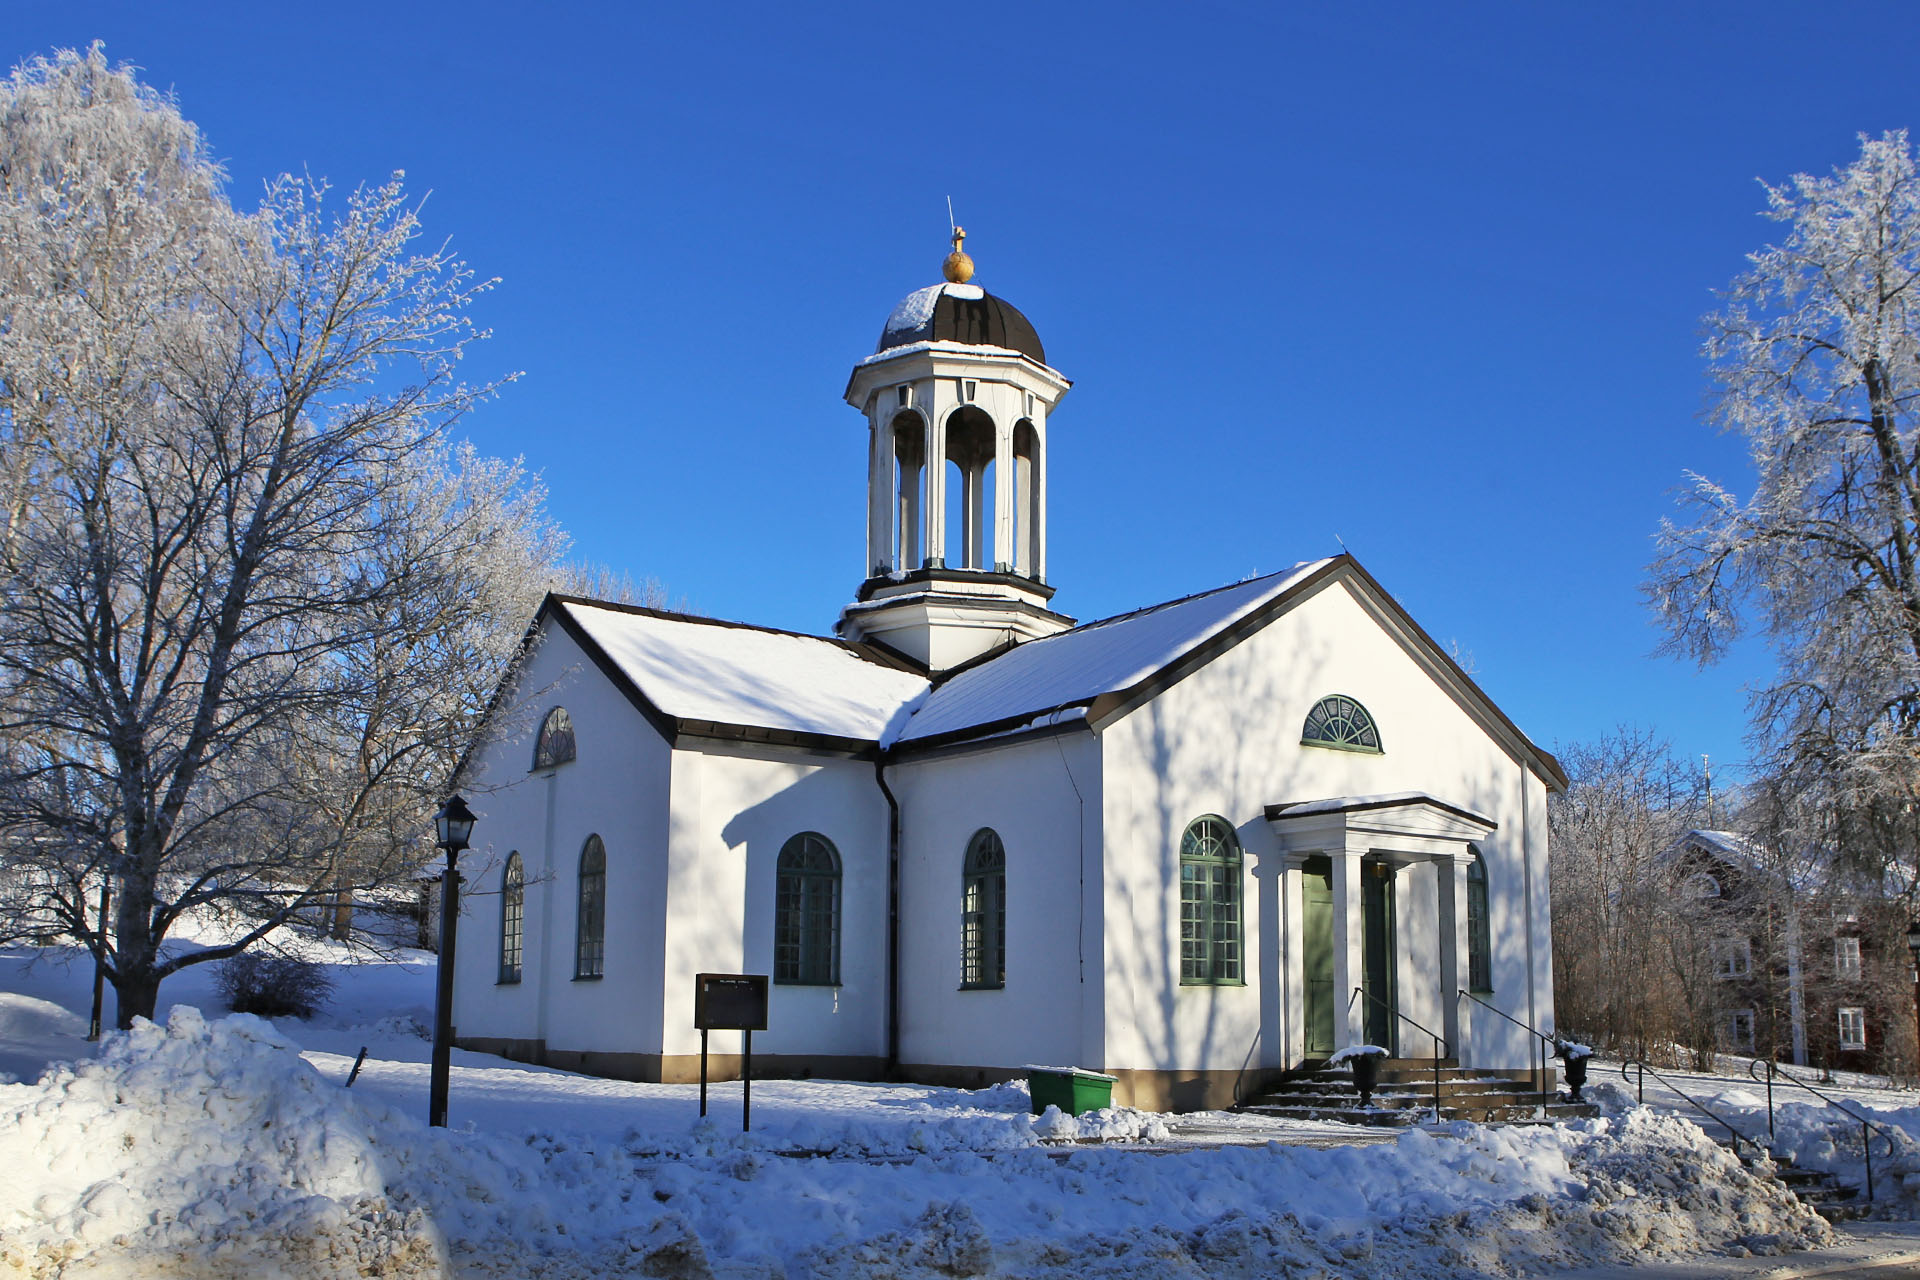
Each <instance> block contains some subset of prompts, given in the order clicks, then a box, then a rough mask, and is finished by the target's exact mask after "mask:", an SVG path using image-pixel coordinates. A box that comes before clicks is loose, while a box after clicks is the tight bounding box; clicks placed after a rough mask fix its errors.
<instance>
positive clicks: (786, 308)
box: [0, 0, 1920, 776]
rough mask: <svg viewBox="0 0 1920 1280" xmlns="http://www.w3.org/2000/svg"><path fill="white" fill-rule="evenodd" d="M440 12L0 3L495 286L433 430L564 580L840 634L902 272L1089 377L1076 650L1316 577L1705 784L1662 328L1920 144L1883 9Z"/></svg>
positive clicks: (1686, 464)
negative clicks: (493, 461) (1346, 564)
mask: <svg viewBox="0 0 1920 1280" xmlns="http://www.w3.org/2000/svg"><path fill="white" fill-rule="evenodd" d="M1834 13H1835V16H1825V15H1822V14H1817V13H1815V12H1813V11H1812V6H1808V5H1805V4H1762V3H1744V4H1721V3H1714V4H1694V5H1685V6H1680V5H1672V4H1614V5H1605V6H1602V5H1573V4H1562V5H1537V4H1525V5H1523V4H1511V5H1480V4H1468V5H1447V6H1442V5H1411V4H1409V5H1379V4H1353V5H1342V6H1313V7H1306V6H1289V5H1273V4H1261V5H1226V4H1206V3H1200V4H1186V5H1167V6H1161V7H1130V6H1125V5H1105V6H1099V7H1094V6H1055V5H1047V4H1024V5H1012V6H1004V7H1003V6H994V5H969V6H951V5H889V6H872V7H866V6H841V5H824V6H799V5H765V6H763V5H729V6H719V5H708V6H698V5H694V6H685V5H682V6H666V5H660V6H650V5H601V6H591V5H558V4H556V5H529V4H524V3H521V4H513V5H507V4H489V3H462V4H459V5H452V4H447V5H432V4H406V3H388V4H384V5H370V4H362V3H358V2H347V3H333V4H329V5H326V6H323V7H316V6H306V5H302V6H290V5H262V4H258V3H248V4H214V3H200V4H190V5H189V4H153V3H139V4H90V3H78V2H75V0H63V2H61V3H42V2H41V0H24V2H23V0H11V2H10V3H9V4H8V6H7V10H6V21H5V23H4V24H3V25H0V51H4V53H5V54H6V55H7V57H8V60H9V61H18V60H19V59H21V58H23V57H26V56H28V55H30V54H33V53H38V52H46V51H49V50H51V49H53V48H56V47H61V46H78V45H84V44H85V43H87V42H88V41H90V40H93V39H95V38H99V39H103V40H104V41H105V42H106V45H107V52H108V54H109V56H110V57H112V58H114V59H115V60H125V61H130V62H132V63H134V64H136V65H137V66H139V67H141V68H143V69H144V70H143V75H144V78H145V79H146V80H147V81H148V82H150V83H153V84H156V85H158V86H161V87H163V88H171V89H172V90H173V91H174V92H175V93H176V94H177V95H178V97H179V100H180V102H181V105H182V107H183V109H184V110H185V112H186V114H187V115H188V116H189V117H190V118H192V119H193V120H195V121H196V122H198V123H199V124H200V125H201V127H202V128H203V129H204V130H205V131H206V133H207V135H208V136H209V138H210V139H211V140H212V143H213V145H214V149H215V151H216V153H217V154H219V155H221V156H223V157H225V158H226V162H227V164H228V167H229V170H230V172H231V175H232V188H233V191H234V194H235V196H236V199H237V200H239V201H240V202H242V203H247V202H250V201H251V199H252V198H253V195H254V193H255V192H256V191H257V189H258V184H259V182H260V181H261V180H262V179H263V178H264V177H266V176H267V175H269V174H272V173H275V172H278V171H281V170H285V169H294V170H298V169H300V168H302V167H304V168H306V169H308V170H310V171H311V172H313V173H315V174H319V175H324V176H326V177H328V178H330V179H331V180H332V181H333V182H334V183H335V184H336V185H340V186H352V185H354V184H356V183H359V182H364V181H372V180H377V179H379V178H381V177H383V176H384V175H385V174H386V173H387V172H388V171H389V170H391V169H394V168H404V169H405V170H406V171H407V173H408V180H409V183H410V185H411V186H412V187H413V189H414V190H416V191H419V192H431V197H430V199H429V201H428V203H427V209H426V217H427V222H428V226H429V229H430V231H431V232H432V233H433V234H434V235H435V236H436V237H437V236H442V235H444V236H447V237H450V238H451V239H452V241H453V243H454V244H455V246H456V247H457V248H458V249H459V250H460V251H461V252H462V253H464V254H465V256H466V257H467V258H468V259H469V261H470V262H471V263H472V264H473V265H474V266H475V267H476V268H478V269H479V270H480V271H481V272H482V273H483V274H486V275H498V276H500V277H501V278H502V284H501V286H500V288H499V289H498V290H497V291H496V292H494V293H492V294H491V295H489V296H488V297H487V298H486V299H485V300H484V302H483V304H482V306H481V309H480V312H479V315H480V319H481V321H482V323H483V324H486V325H489V326H491V327H492V328H493V329H494V331H495V334H496V337H495V338H494V340H493V341H491V342H490V343H488V344H486V346H485V347H483V348H482V349H481V350H480V351H479V353H478V354H477V356H476V357H475V360H474V372H475V374H476V375H483V374H494V373H501V372H507V371H515V370H518V371H524V374H525V376H524V377H523V378H522V379H521V380H520V381H519V382H517V383H516V384H515V385H514V386H512V387H510V388H509V389H508V390H507V391H506V392H505V393H504V394H503V395H502V396H501V397H500V398H499V400H498V401H496V402H494V403H491V404H488V405H487V406H485V407H484V408H483V409H482V410H481V411H479V412H477V413H475V414H474V415H473V416H472V417H471V418H470V419H469V420H468V422H467V423H466V424H465V428H466V431H467V433H468V434H469V435H471V437H472V438H473V439H474V440H475V442H476V443H477V444H479V445H480V446H481V447H482V448H483V449H485V450H487V451H489V452H493V453H500V454H508V455H514V454H518V455H524V457H525V458H526V460H527V462H528V464H529V465H530V466H532V467H534V468H536V469H537V470H539V471H541V472H542V473H543V474H544V477H545V480H546V483H547V484H548V486H549V488H550V489H551V492H552V497H551V503H552V510H553V512H554V514H555V515H556V517H557V518H558V519H559V520H560V521H561V523H562V524H563V525H564V526H565V527H566V528H567V530H568V531H569V532H570V533H571V534H572V535H573V537H574V539H575V545H576V551H577V553H578V554H580V555H581V556H583V557H586V558H590V559H593V560H596V561H602V562H605V563H608V564H611V565H613V566H615V567H618V568H624V569H628V570H630V571H632V572H633V573H634V574H635V575H636V576H645V575H648V574H652V575H656V576H658V577H659V578H661V579H662V580H664V581H665V582H666V584H667V586H668V588H669V589H670V591H671V592H672V593H673V594H674V595H675V596H677V597H684V598H685V599H686V600H688V601H689V602H690V603H691V604H692V605H693V606H694V607H696V608H698V609H700V610H701V611H703V612H707V613H712V614H715V615H719V616H723V617H731V618H740V619H744V620H748V621H754V622H762V623H767V624H770V625H775V626H782V627H790V628H794V629H798V630H810V631H825V630H826V629H828V628H829V627H830V626H831V624H832V622H833V619H834V617H835V616H836V615H837V613H838V610H839V608H840V606H841V605H842V604H843V603H845V601H846V600H847V599H848V598H849V597H850V595H851V592H852V590H853V588H854V586H855V585H856V584H857V582H858V581H859V579H860V577H861V576H862V571H863V568H864V566H863V564H862V560H863V551H862V548H863V545H864V544H863V538H864V534H863V524H862V522H863V520H864V505H863V503H864V484H865V452H864V449H865V444H864V424H863V420H862V419H861V417H860V416H859V415H858V414H857V413H855V411H854V410H852V409H850V408H848V407H846V406H845V405H844V404H842V403H841V402H840V399H839V397H840V393H841V391H842V389H843V387H844V386H845V381H846V377H847V373H848V371H849V369H850V368H851V366H852V364H853V363H854V362H855V361H856V360H858V359H859V358H860V357H861V356H863V355H865V354H867V353H868V352H869V351H871V349H872V346H873V342H874V340H875V338H876V337H877V336H878V334H879V330H880V326H881V323H882V321H883V320H884V319H885V318H886V315H887V312H888V311H889V310H890V309H891V307H892V306H893V304H894V303H895V302H896V301H897V300H898V299H899V298H900V297H901V296H902V295H904V294H906V293H907V292H909V291H910V290H912V289H914V288H916V287H919V286H921V285H923V284H928V283H932V282H934V281H935V280H937V279H938V277H939V263H940V259H941V257H942V256H943V255H944V253H945V252H946V243H945V238H946V229H947V228H946V200H947V197H948V196H951V197H952V198H953V201H954V205H955V208H956V210H957V212H958V214H959V220H960V222H961V223H962V224H963V225H965V226H966V227H967V229H968V232H969V237H968V241H967V248H968V251H969V252H970V253H972V254H973V256H974V258H975V260H976V262H977V263H978V264H979V276H978V279H977V283H980V284H982V285H985V286H986V287H987V288H988V289H989V290H991V291H992V292H994V293H998V294H1000V295H1002V296H1004V297H1006V298H1007V299H1009V300H1010V301H1012V302H1014V303H1015V304H1016V305H1017V306H1019V307H1020V308H1021V310H1023V311H1024V312H1025V313H1026V314H1027V316H1028V317H1029V318H1030V319H1032V320H1033V322H1034V324H1035V326H1036V327H1037V328H1038V330H1039V332H1040V334H1041V336H1042V338H1043V339H1044V340H1045V342H1046V346H1047V352H1048V356H1049V358H1050V360H1051V362H1052V363H1053V364H1054V365H1055V366H1056V367H1058V368H1059V369H1060V370H1061V371H1062V372H1063V373H1065V374H1066V375H1067V376H1068V377H1070V378H1072V379H1074V381H1075V384H1076V385H1075V387H1074V390H1073V392H1072V394H1071V395H1070V396H1069V397H1068V398H1067V400H1066V402H1065V403H1064V404H1063V405H1062V407H1061V408H1060V410H1059V411H1058V413H1057V414H1056V415H1055V417H1054V418H1053V420H1052V423H1051V426H1050V435H1051V449H1052V457H1051V467H1050V470H1051V476H1050V484H1051V494H1050V499H1051V507H1052V515H1051V529H1050V538H1051V548H1050V571H1051V573H1050V576H1051V577H1052V579H1053V581H1054V582H1055V583H1056V584H1057V585H1058V587H1059V595H1058V596H1057V597H1056V601H1055V603H1056V605H1057V606H1058V607H1059V608H1061V609H1062V610H1063V611H1065V612H1067V613H1069V614H1073V615H1075V616H1077V617H1080V618H1082V619H1092V618H1096V617H1101V616H1105V615H1107V614H1111V613H1115V612H1119V611H1122V610H1125V609H1130V608H1134V607H1137V606H1140V605H1144V604H1148V603H1152V602H1154V601H1157V600H1161V599H1164V598H1167V597H1171V596H1175V595H1181V594H1185V593H1188V592H1191V591H1195V590H1200V589H1203V588H1207V587H1211V586H1217V585H1220V584H1222V583H1226V582H1231V581H1234V580H1236V579H1238V578H1240V577H1243V576H1245V575H1247V574H1250V573H1254V572H1269V571H1273V570H1276V569H1279V568H1282V567H1284V566H1286V565H1288V564H1291V563H1293V562H1294V561H1296V560H1299V559H1304V558H1309V557H1314V556H1319V555H1324V554H1328V553H1331V552H1334V551H1337V550H1339V548H1340V545H1341V543H1342V542H1343V541H1344V543H1345V545H1346V546H1347V547H1348V548H1350V549H1351V550H1352V551H1353V552H1354V553H1355V554H1356V555H1357V556H1359V558H1360V560H1361V561H1362V563H1364V564H1365V565H1366V566H1367V567H1368V568H1369V569H1370V570H1371V571H1372V572H1373V573H1374V574H1375V576H1376V577H1378V578H1379V579H1380V580H1381V582H1382V583H1383V584H1385V586H1386V587H1387V588H1388V590H1390V591H1392V592H1394V593H1395V594H1396V595H1397V596H1398V597H1399V598H1400V599H1401V601H1402V602H1403V603H1404V604H1406V605H1407V607H1408V608H1409V609H1410V610H1411V611H1412V613H1413V614H1414V616H1415V617H1416V618H1418V619H1419V620H1420V621H1421V622H1422V623H1423V625H1425V626H1426V628H1427V629H1428V630H1429V631H1430V632H1432V633H1433V634H1434V635H1435V636H1436V637H1438V638H1440V639H1441V640H1442V641H1443V642H1446V641H1457V642H1458V644H1459V646H1460V647H1461V649H1463V650H1465V651H1467V652H1469V653H1471V655H1472V659H1473V662H1474V664H1475V665H1476V666H1477V668H1478V674H1479V678H1480V680H1481V682H1482V683H1483V684H1484V685H1485V687H1486V688H1487V689H1488V691H1489V692H1490V693H1492V694H1493V696H1494V697H1495V698H1496V699H1497V700H1499V701H1500V702H1501V703H1502V705H1503V706H1504V707H1505V708H1506V709H1507V710H1508V712H1509V713H1510V714H1511V715H1512V716H1513V717H1514V718H1515V720H1517V721H1518V722H1519V723H1520V724H1521V726H1522V727H1523V728H1525V729H1526V730H1527V731H1528V732H1529V733H1530V734H1531V735H1533V736H1534V737H1535V738H1536V739H1537V740H1539V741H1540V742H1541V743H1542V744H1543V745H1547V746H1549V747H1552V746H1553V745H1555V744H1556V743H1568V742H1573V741H1579V740H1584V739H1589V738H1592V737H1594V736H1595V735H1597V734H1600V733H1602V732H1605V731H1606V730H1608V729H1609V728H1611V727H1612V726H1614V725H1616V724H1619V723H1623V722H1630V723H1636V724H1641V725H1649V726H1653V727H1657V728H1658V729H1660V730H1661V731H1663V732H1664V733H1666V734H1667V735H1669V736H1670V737H1671V738H1672V739H1673V741H1674V744H1675V746H1676V747H1677V748H1678V749H1680V750H1682V751H1684V752H1688V753H1691V754H1693V755H1696V756H1697V755H1698V754H1699V753H1701V752H1708V753H1711V754H1712V756H1713V757H1714V760H1715V772H1716V774H1717V775H1720V776H1725V774H1726V772H1728V771H1734V770H1737V768H1738V766H1739V763H1740V762H1741V761H1743V760H1744V759H1745V757H1746V756H1747V754H1748V752H1747V748H1746V746H1745V743H1744V741H1743V737H1744V726H1745V696H1744V694H1743V692H1742V689H1743V686H1744V685H1745V684H1747V683H1749V682H1752V681H1756V680H1762V679H1764V678H1765V677H1766V673H1767V671H1768V669H1769V667H1768V662H1767V659H1766V655H1765V653H1764V650H1763V649H1761V648H1760V647H1759V646H1750V647H1749V649H1748V650H1747V651H1745V652H1743V653H1741V654H1739V655H1737V656H1736V657H1735V659H1734V660H1732V661H1730V662H1729V663H1727V664H1725V665H1723V666H1721V667H1718V668H1715V669H1712V670H1709V671H1707V672H1704V673H1701V672H1696V671H1695V670H1694V669H1693V668H1692V667H1690V666H1688V665H1686V664H1682V663H1679V662H1676V661H1673V660H1670V659H1666V658H1659V657H1655V656H1653V652H1652V651H1653V649H1654V647H1655V645H1656V644H1657V642H1658V639H1659V636H1658V633H1657V632H1656V631H1655V629H1654V628H1653V626H1652V624H1651V622H1650V619H1649V615H1648V614H1647V612H1646V610H1645V609H1644V607H1643V606H1642V604H1641V602H1640V597H1639V593H1638V584H1639V582H1640V580H1641V577H1642V573H1643V569H1644V565H1645V563H1646V561H1647V560H1648V558H1649V556H1650V552H1651V544H1650V541H1649V539H1650V534H1651V532H1652V530H1653V528H1654V525H1655V522H1656V521H1657V520H1658V518H1659V517H1660V515H1661V514H1662V513H1663V512H1665V511H1666V510H1667V509H1668V508H1669V506H1670V496H1669V495H1670V491H1671V489H1672V487H1673V486H1674V485H1675V484H1677V483H1678V482H1679V481H1680V478H1681V475H1682V472H1683V471H1684V470H1685V469H1687V468H1693V469H1696V470H1699V471H1702V472H1705V473H1707V474H1709V475H1712V476H1714V477H1715V478H1717V479H1721V480H1724V481H1729V482H1731V483H1733V484H1734V485H1735V486H1736V488H1740V487H1743V485H1744V481H1745V471H1744V466H1743V463H1742V450H1741V448H1740V447H1739V445H1738V443H1737V442H1736V441H1733V440H1730V439H1726V438H1722V437H1718V436H1716V435H1714V434H1713V433H1712V432H1711V430H1710V429H1709V428H1708V427H1707V426H1706V425H1705V424H1704V423H1703V422H1702V420H1701V410H1702V408H1703V405H1704V402H1705V395H1706V390H1707V388H1706V383H1705V380H1704V378H1703V376H1702V371H1701V363H1700V359H1699V356H1698V352H1697V348H1698V342H1699V318H1700V316H1701V315H1702V314H1703V313H1704V312H1706V311H1707V310H1709V309H1710V308H1711V307H1712V305H1713V301H1714V299H1713V291H1714V290H1715V289H1717V288H1720V287H1723V286H1724V285H1725V284H1726V283H1727V282H1728V281H1729V280H1730V279H1731V278H1732V277H1733V276H1734V275H1735V274H1736V273H1737V272H1738V271H1739V270H1740V268H1741V265H1742V262H1743V255H1744V254H1746V253H1747V252H1748V251H1750V250H1752V249H1755V248H1758V247H1759V246H1760V245H1761V244H1762V243H1764V242H1765V240H1766V239H1767V238H1768V236H1769V234H1770V232H1771V230H1772V227H1771V224H1769V223H1767V222H1765V221H1764V220H1762V219H1761V218H1759V217H1757V216H1756V215H1757V212H1758V210H1759V209H1760V207H1761V203H1762V194H1761V191H1760V188H1759V186H1758V184H1757V182H1756V179H1759V178H1764V179H1767V180H1770V181H1779V180H1781V179H1784V178H1785V177H1787V176H1788V175H1789V174H1792V173H1794V172H1797V171H1807V170H1813V171H1822V172H1824V171H1826V170H1829V169H1831V168H1832V167H1833V166H1835V165H1837V164H1842V163H1845V162H1846V161H1848V160H1849V159H1851V158H1852V156H1853V155H1854V153H1855V151H1856V144H1855V141H1854V136H1855V134H1857V133H1859V132H1863V131H1865V132H1879V131H1881V130H1885V129H1891V128H1905V127H1908V126H1910V125H1912V124H1913V123H1915V121H1914V119H1913V115H1914V103H1915V95H1914V90H1913V87H1912V85H1913V77H1912V74H1911V73H1912V68H1913V67H1914V66H1915V65H1916V56H1915V55H1916V54H1917V53H1920V20H1916V18H1915V15H1914V13H1913V11H1912V9H1911V7H1910V6H1909V5H1895V4H1886V5H1871V4H1856V5H1846V6H1844V7H1843V8H1842V9H1837V10H1835V11H1834Z"/></svg>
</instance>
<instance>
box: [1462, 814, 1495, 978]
mask: <svg viewBox="0 0 1920 1280" xmlns="http://www.w3.org/2000/svg"><path fill="white" fill-rule="evenodd" d="M1467 990H1469V991H1492V990H1493V935H1492V932H1491V931H1490V929H1489V928H1488V925H1487V860H1486V859H1485V858H1483V857H1481V856H1480V851H1479V850H1478V849H1475V850H1474V851H1473V861H1472V862H1469V863H1468V864H1467Z"/></svg>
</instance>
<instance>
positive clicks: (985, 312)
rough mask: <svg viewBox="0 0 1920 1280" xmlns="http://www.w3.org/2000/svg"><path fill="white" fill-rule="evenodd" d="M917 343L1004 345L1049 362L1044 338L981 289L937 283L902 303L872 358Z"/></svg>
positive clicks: (1005, 304) (1005, 303)
mask: <svg viewBox="0 0 1920 1280" xmlns="http://www.w3.org/2000/svg"><path fill="white" fill-rule="evenodd" d="M916 342H960V343H965V344H966V345H967V346H970V347H1005V348H1007V349H1008V350H1010V351H1018V352H1019V353H1020V354H1021V355H1025V356H1032V357H1033V358H1034V359H1035V360H1038V361H1039V362H1040V363H1041V364H1045V363H1046V362H1047V352H1046V348H1044V347H1042V346H1041V345H1040V335H1039V334H1037V333H1035V332H1034V331H1033V325H1032V324H1030V323H1029V322H1028V320H1027V318H1026V317H1025V316H1023V315H1021V314H1020V312H1019V311H1018V310H1017V309H1016V308H1015V307H1014V305H1013V304H1012V303H1011V302H1008V301H1006V300H1005V299H1004V298H996V297H994V296H993V295H992V294H990V293H988V292H987V291H986V290H984V289H982V288H980V287H979V286H978V285H972V284H934V285H928V286H927V287H926V288H924V289H918V290H915V291H914V292H912V293H910V294H908V295H907V296H906V297H905V298H902V299H901V300H900V305H899V306H897V307H895V308H894V309H893V314H892V315H890V316H888V317H887V327H886V329H885V330H883V331H882V332H881V334H880V344H879V345H878V346H876V347H875V348H874V349H873V350H874V354H876V355H878V354H879V353H880V352H882V351H891V350H892V349H893V348H895V347H905V346H911V345H912V344H914V343H916Z"/></svg>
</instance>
